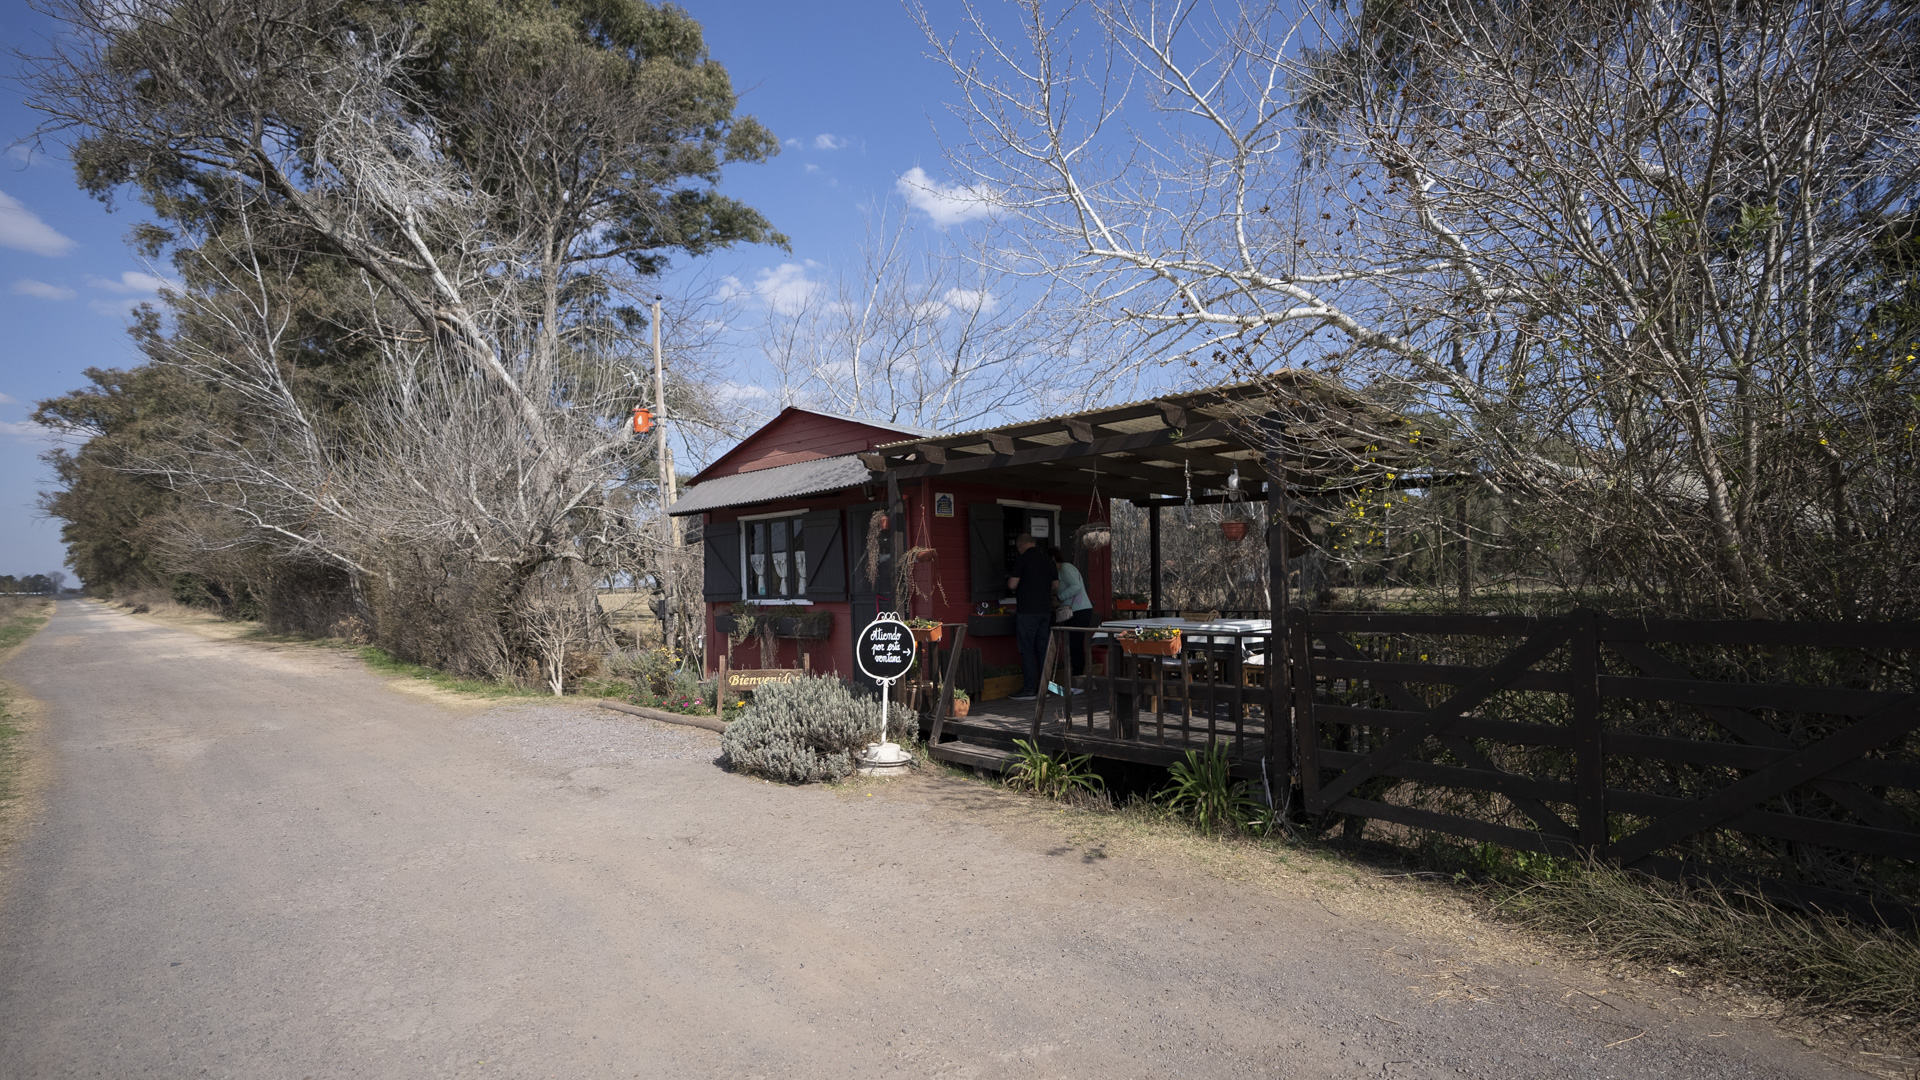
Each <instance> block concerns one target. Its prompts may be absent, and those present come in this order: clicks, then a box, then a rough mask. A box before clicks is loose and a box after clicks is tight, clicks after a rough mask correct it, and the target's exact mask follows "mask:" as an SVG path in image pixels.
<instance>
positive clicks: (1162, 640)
mask: <svg viewBox="0 0 1920 1080" xmlns="http://www.w3.org/2000/svg"><path fill="white" fill-rule="evenodd" d="M1115 640H1117V641H1119V642H1120V651H1121V652H1124V653H1126V654H1127V655H1129V656H1178V655H1180V629H1179V627H1175V626H1136V627H1134V628H1133V629H1131V630H1123V631H1121V632H1120V633H1119V634H1118V635H1116V637H1115Z"/></svg>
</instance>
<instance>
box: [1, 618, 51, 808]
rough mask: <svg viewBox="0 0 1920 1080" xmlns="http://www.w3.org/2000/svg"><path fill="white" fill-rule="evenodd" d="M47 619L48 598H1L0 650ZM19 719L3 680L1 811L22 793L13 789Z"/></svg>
mask: <svg viewBox="0 0 1920 1080" xmlns="http://www.w3.org/2000/svg"><path fill="white" fill-rule="evenodd" d="M46 623H47V602H46V601H44V600H40V599H37V598H36V599H27V598H24V597H23V598H17V599H16V598H12V597H9V598H7V599H6V600H5V601H0V653H4V652H5V651H6V650H8V649H11V648H13V647H14V646H15V645H18V644H20V643H21V642H23V641H25V640H27V639H28V638H30V637H32V636H33V633H34V631H36V630H38V629H40V628H41V627H42V626H45V625H46ZM20 732H21V729H20V722H19V719H18V718H17V717H16V716H14V714H13V692H12V690H11V688H9V687H8V686H7V684H6V683H4V682H0V811H4V810H5V809H7V808H8V807H10V806H12V805H13V800H14V799H16V798H18V797H19V792H17V791H15V790H14V787H15V778H16V777H17V776H18V774H19V771H20V760H19V755H20Z"/></svg>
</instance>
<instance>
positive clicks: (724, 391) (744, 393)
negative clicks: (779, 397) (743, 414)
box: [713, 381, 773, 406]
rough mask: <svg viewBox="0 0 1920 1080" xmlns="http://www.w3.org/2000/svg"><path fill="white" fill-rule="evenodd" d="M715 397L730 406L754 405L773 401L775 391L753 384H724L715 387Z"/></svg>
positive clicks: (730, 382)
mask: <svg viewBox="0 0 1920 1080" xmlns="http://www.w3.org/2000/svg"><path fill="white" fill-rule="evenodd" d="M713 396H714V397H715V398H717V399H718V400H719V401H721V402H722V403H725V404H728V405H749V406H750V405H754V404H757V403H759V402H763V401H771V400H772V399H773V391H771V390H769V389H767V388H766V387H764V386H755V385H754V384H752V383H743V382H732V381H729V382H723V383H721V384H720V385H719V386H716V387H714V389H713Z"/></svg>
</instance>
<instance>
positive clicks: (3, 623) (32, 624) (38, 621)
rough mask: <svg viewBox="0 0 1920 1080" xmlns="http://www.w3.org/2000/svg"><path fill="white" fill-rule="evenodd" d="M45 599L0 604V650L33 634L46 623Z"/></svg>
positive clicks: (2, 650) (11, 646)
mask: <svg viewBox="0 0 1920 1080" xmlns="http://www.w3.org/2000/svg"><path fill="white" fill-rule="evenodd" d="M45 605H46V601H44V600H26V601H16V602H12V603H6V604H0V652H4V651H6V650H7V649H11V648H13V647H14V646H15V645H18V644H20V643H21V642H23V641H25V640H27V639H28V638H30V637H32V636H33V632H34V631H35V630H38V629H40V628H41V627H42V626H45V625H46V623H47V612H46V606H45Z"/></svg>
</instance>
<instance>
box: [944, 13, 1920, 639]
mask: <svg viewBox="0 0 1920 1080" xmlns="http://www.w3.org/2000/svg"><path fill="white" fill-rule="evenodd" d="M963 10H964V15H963V25H964V27H965V29H966V31H967V33H966V35H965V36H964V37H963V38H948V37H945V36H943V34H942V32H941V30H940V28H939V27H937V26H936V25H935V24H934V22H933V20H932V18H931V17H929V16H927V15H926V14H925V13H922V16H921V21H922V24H923V26H924V27H925V28H926V29H927V31H928V37H929V40H930V41H931V42H932V43H933V45H934V47H935V49H936V50H937V51H938V53H939V54H940V55H941V56H942V57H944V58H945V59H946V60H947V61H948V62H949V63H950V65H951V66H952V69H953V71H954V73H955V78H956V81H957V85H958V87H959V89H960V101H959V103H958V105H957V110H958V112H959V114H960V116H961V118H962V120H963V121H964V122H965V124H966V138H965V139H964V140H960V141H959V150H957V151H956V153H955V155H954V157H955V160H956V162H957V163H958V164H959V165H961V166H962V167H964V168H966V169H968V170H970V171H971V175H970V178H969V180H970V183H972V184H973V185H975V186H977V187H980V188H983V189H990V190H992V191H993V192H995V193H996V197H997V199H998V201H999V203H1000V205H1001V206H1002V207H1003V212H1004V213H1005V214H1006V215H1008V216H1009V219H1010V220H1011V219H1017V220H1018V222H1019V223H1020V224H1021V227H1022V236H1023V238H1024V240H1025V245H1024V246H1022V247H1017V248H1015V247H1010V248H1009V249H1008V251H1007V254H1006V259H1007V263H1008V265H1009V266H1010V267H1013V268H1016V269H1020V270H1023V271H1025V272H1029V273H1034V274H1043V275H1047V276H1050V277H1053V278H1055V279H1056V280H1059V281H1061V282H1062V283H1063V286H1062V287H1063V288H1066V287H1071V288H1073V289H1074V290H1076V291H1077V294H1078V295H1079V296H1081V297H1083V298H1084V302H1085V305H1086V306H1087V309H1088V310H1089V311H1090V312H1094V313H1097V315H1098V316H1099V317H1100V318H1103V319H1105V320H1106V321H1107V322H1108V324H1109V325H1112V326H1115V327H1117V328H1123V329H1124V330H1126V331H1129V332H1131V333H1132V334H1133V335H1134V340H1135V341H1136V342H1137V343H1138V345H1139V347H1142V348H1147V349H1152V350H1155V351H1157V352H1158V353H1159V354H1161V355H1162V356H1165V357H1168V358H1172V359H1178V360H1183V361H1185V362H1187V363H1190V364H1198V365H1203V366H1214V365H1219V366H1223V367H1224V368H1226V369H1227V370H1228V371H1232V372H1235V373H1239V374H1243V375H1254V376H1258V375H1260V374H1262V373H1264V372H1268V371H1271V370H1273V369H1274V368H1276V367H1278V366H1280V365H1281V364H1283V363H1291V364H1296V365H1297V364H1303V363H1304V364H1309V365H1312V366H1315V367H1321V368H1324V369H1328V370H1333V371H1340V372H1344V373H1345V374H1346V375H1347V376H1348V377H1349V378H1350V379H1353V380H1356V381H1358V382H1361V383H1364V384H1365V385H1367V386H1368V387H1369V388H1370V389H1371V390H1373V391H1374V392H1375V393H1376V394H1378V395H1379V396H1381V397H1384V398H1386V399H1387V400H1389V401H1392V402H1394V403H1396V404H1398V405H1400V406H1401V407H1404V408H1407V409H1410V410H1415V411H1418V412H1419V413H1421V414H1423V415H1425V416H1428V417H1430V418H1431V421H1430V426H1431V428H1432V429H1433V432H1434V433H1436V434H1444V435H1445V436H1446V437H1447V439H1448V446H1449V448H1450V451H1451V457H1450V459H1449V461H1448V463H1447V464H1448V465H1449V467H1451V468H1454V469H1460V470H1466V469H1470V470H1471V471H1473V472H1474V473H1475V474H1476V475H1478V476H1479V477H1480V478H1481V481H1482V483H1483V484H1484V486H1485V488H1486V489H1487V490H1488V491H1489V492H1490V493H1493V494H1496V495H1498V496H1500V497H1501V498H1503V499H1507V500H1509V501H1511V502H1513V503H1515V504H1516V505H1517V506H1518V507H1519V510H1518V511H1517V512H1516V514H1517V516H1516V518H1515V520H1516V521H1521V522H1524V523H1526V524H1527V525H1528V527H1530V528H1532V529H1534V530H1535V532H1534V535H1533V537H1532V542H1534V543H1537V544H1539V545H1541V546H1542V548H1552V549H1553V552H1554V554H1552V555H1543V556H1542V561H1541V567H1542V569H1543V570H1544V571H1547V572H1552V573H1556V574H1558V575H1560V576H1561V579H1562V583H1563V584H1564V585H1567V586H1568V587H1570V588H1572V589H1575V590H1591V591H1593V592H1595V593H1598V594H1602V595H1603V596H1605V597H1606V598H1607V599H1608V600H1609V601H1610V602H1619V603H1630V602H1644V603H1648V604H1652V605H1655V606H1667V607H1681V608H1698V609H1707V610H1720V611H1727V610H1731V611H1741V612H1746V613H1750V614H1785V613H1789V612H1800V613H1816V612H1817V613H1827V614H1847V615H1863V614H1869V613H1893V612H1898V611H1902V610H1908V611H1910V610H1911V606H1912V604H1913V603H1914V602H1915V601H1916V600H1920V596H1917V595H1916V584H1917V583H1916V581H1915V579H1914V577H1913V575H1912V574H1911V573H1910V572H1909V571H1908V570H1907V569H1905V567H1906V566H1907V565H1909V564H1910V560H1907V559H1904V558H1903V557H1902V555H1901V554H1900V552H1899V551H1898V550H1897V546H1895V545H1894V544H1892V542H1890V541H1888V540H1886V539H1885V538H1886V537H1889V536H1891V535H1894V534H1897V532H1898V531H1899V526H1898V525H1897V522H1899V521H1900V520H1904V519H1905V517H1906V516H1908V515H1910V514H1911V512H1912V510H1913V508H1914V500H1915V494H1916V492H1915V488H1914V478H1915V472H1914V469H1913V465H1914V462H1913V456H1912V449H1911V447H1910V445H1909V442H1908V440H1910V438H1911V430H1910V425H1911V424H1912V423H1913V421H1914V416H1915V413H1914V406H1913V402H1914V401H1915V400H1916V399H1915V398H1914V397H1913V394H1912V391H1913V389H1914V378H1915V374H1914V366H1913V363H1912V361H1910V360H1907V359H1905V357H1907V356H1908V355H1909V354H1910V353H1913V351H1914V349H1913V347H1912V346H1911V344H1910V343H1911V342H1912V340H1913V334H1912V329H1911V322H1910V320H1909V318H1908V316H1907V315H1906V314H1905V313H1906V312H1907V311H1909V310H1911V299H1910V298H1911V297H1912V296H1914V295H1915V294H1914V293H1913V291H1912V290H1913V281H1914V278H1913V275H1912V274H1911V272H1910V269H1909V263H1910V259H1911V253H1910V248H1911V239H1910V237H1911V235H1912V227H1911V214H1912V211H1911V206H1912V200H1913V198H1914V195H1915V193H1916V178H1917V177H1916V169H1920V156H1916V155H1915V154H1914V152H1913V151H1914V138H1915V130H1914V121H1913V118H1914V116H1915V115H1917V114H1920V109H1917V108H1916V105H1920V102H1916V100H1915V94H1914V91H1913V89H1912V88H1913V85H1914V81H1913V79H1912V78H1911V75H1912V70H1911V68H1912V59H1911V57H1912V56H1914V55H1915V50H1914V48H1913V46H1914V45H1915V40H1914V34H1915V30H1914V25H1913V23H1912V20H1911V18H1910V17H1909V15H1908V13H1907V12H1906V11H1905V9H1904V8H1900V7H1897V6H1884V5H1873V4H1831V5H1829V4H1818V5H1816V4H1809V3H1797V2H1773V3H1763V4H1738V5H1735V4H1724V3H1717V2H1711V0H1708V2H1702V3H1672V2H1670V3H1658V4H1654V5H1645V4H1627V3H1624V2H1622V3H1617V4H1602V5H1600V6H1599V7H1594V6H1593V5H1580V6H1574V7H1566V6H1559V7H1556V6H1548V7H1544V8H1538V9H1533V8H1529V9H1524V10H1523V9H1515V8H1513V7H1511V6H1510V5H1497V4H1489V3H1479V2H1475V0H1442V2H1440V3H1436V4H1425V5H1417V6H1391V5H1387V6H1383V5H1368V4H1359V3H1355V4H1351V5H1335V6H1334V7H1332V8H1324V7H1305V6H1303V7H1300V8H1293V7H1290V6H1283V5H1278V4H1264V3H1248V4H1243V5H1241V6H1239V7H1235V8H1227V9H1205V8H1197V7H1194V6H1191V5H1186V4H1175V3H1161V2H1157V0H1145V2H1139V3H1130V2H1125V0H1115V2H1111V3H1102V4H1096V5H1092V6H1079V7H1076V6H1071V5H1066V6H1060V7H1057V8H1056V7H1055V6H1054V5H1052V4H1049V3H1047V2H1046V0H1027V2H1026V3H1024V4H1022V5H1021V10H1022V13H1023V20H1022V25H1021V30H1020V31H1019V32H1018V33H1017V34H1015V35H1014V36H1012V37H1005V36H1002V35H1001V34H1000V33H999V31H998V29H997V28H996V26H995V24H994V21H993V20H992V19H990V18H989V17H988V16H987V15H986V14H985V13H984V12H983V11H982V10H980V9H976V8H973V7H967V8H965V9H963ZM1075 30H1082V31H1090V33H1088V34H1086V35H1085V36H1084V37H1082V38H1076V37H1075V36H1074V34H1073V33H1072V31H1075ZM1085 37H1091V38H1092V39H1094V40H1096V41H1097V42H1098V45H1097V47H1096V48H1095V49H1094V51H1093V52H1092V53H1091V54H1090V55H1089V56H1086V57H1078V58H1076V57H1075V56H1073V55H1071V53H1070V52H1069V44H1070V43H1071V42H1072V41H1075V40H1084V39H1085ZM1875 335H1879V336H1878V337H1876V336H1875ZM1435 509H1436V510H1437V509H1438V503H1437V502H1436V504H1435ZM1431 516H1432V517H1433V518H1435V519H1442V520H1443V518H1442V515H1441V514H1439V513H1437V512H1436V513H1434V514H1433V515H1431ZM1568 556H1573V557H1568Z"/></svg>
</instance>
